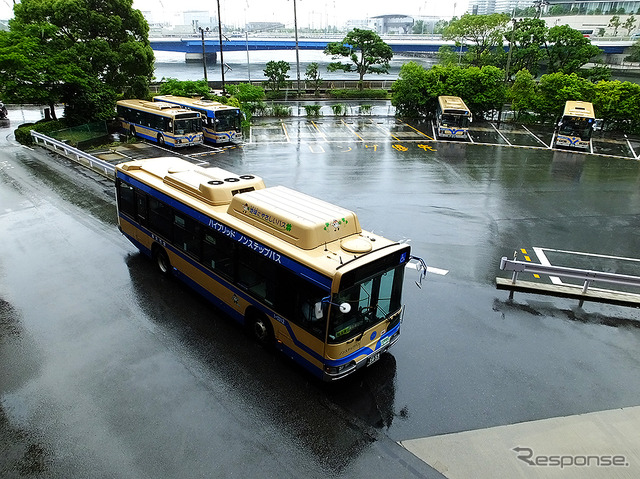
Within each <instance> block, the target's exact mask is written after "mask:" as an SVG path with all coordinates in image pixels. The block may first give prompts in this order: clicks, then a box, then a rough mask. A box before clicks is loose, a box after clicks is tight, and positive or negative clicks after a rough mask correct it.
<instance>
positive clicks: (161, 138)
mask: <svg viewBox="0 0 640 479" xmlns="http://www.w3.org/2000/svg"><path fill="white" fill-rule="evenodd" d="M158 145H160V146H164V136H163V135H160V134H158Z"/></svg>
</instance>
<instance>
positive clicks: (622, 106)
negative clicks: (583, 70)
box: [593, 80, 640, 133]
mask: <svg viewBox="0 0 640 479" xmlns="http://www.w3.org/2000/svg"><path fill="white" fill-rule="evenodd" d="M594 90H595V91H594V98H593V108H594V110H595V112H596V115H597V116H598V118H602V119H603V120H604V123H605V124H607V125H611V126H613V128H616V129H618V130H620V131H624V132H626V133H634V132H635V133H637V132H638V130H639V128H638V125H640V85H638V84H636V83H631V82H620V81H617V80H616V81H601V82H598V83H597V84H596V85H595V88H594Z"/></svg>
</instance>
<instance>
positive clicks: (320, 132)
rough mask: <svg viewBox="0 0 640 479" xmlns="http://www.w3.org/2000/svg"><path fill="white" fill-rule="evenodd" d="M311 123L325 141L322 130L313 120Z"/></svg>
mask: <svg viewBox="0 0 640 479" xmlns="http://www.w3.org/2000/svg"><path fill="white" fill-rule="evenodd" d="M311 124H312V125H313V127H314V128H315V129H316V130H317V132H318V134H319V135H320V136H321V137H322V139H323V140H324V141H327V137H326V135H325V134H324V133H322V130H321V129H320V128H319V127H318V125H316V123H315V122H314V121H312V122H311ZM322 151H324V150H322Z"/></svg>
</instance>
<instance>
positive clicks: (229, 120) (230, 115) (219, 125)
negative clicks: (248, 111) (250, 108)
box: [216, 110, 242, 131]
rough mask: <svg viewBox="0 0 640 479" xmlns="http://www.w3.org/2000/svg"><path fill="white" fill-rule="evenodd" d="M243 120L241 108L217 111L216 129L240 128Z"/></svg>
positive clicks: (229, 129)
mask: <svg viewBox="0 0 640 479" xmlns="http://www.w3.org/2000/svg"><path fill="white" fill-rule="evenodd" d="M241 121H242V115H241V113H240V110H219V111H216V131H231V130H239V129H240V122H241Z"/></svg>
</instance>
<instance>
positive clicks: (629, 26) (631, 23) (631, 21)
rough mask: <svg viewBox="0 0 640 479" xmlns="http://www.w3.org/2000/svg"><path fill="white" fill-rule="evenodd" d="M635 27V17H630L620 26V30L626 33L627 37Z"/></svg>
mask: <svg viewBox="0 0 640 479" xmlns="http://www.w3.org/2000/svg"><path fill="white" fill-rule="evenodd" d="M635 26H636V17H634V16H633V14H632V15H630V16H628V17H627V19H626V20H625V21H624V23H623V24H622V28H624V29H625V30H626V31H627V36H629V35H631V30H633V29H634V28H635Z"/></svg>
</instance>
